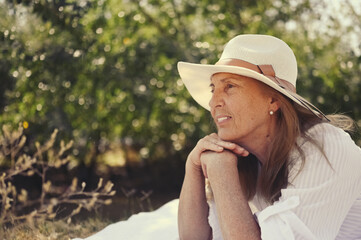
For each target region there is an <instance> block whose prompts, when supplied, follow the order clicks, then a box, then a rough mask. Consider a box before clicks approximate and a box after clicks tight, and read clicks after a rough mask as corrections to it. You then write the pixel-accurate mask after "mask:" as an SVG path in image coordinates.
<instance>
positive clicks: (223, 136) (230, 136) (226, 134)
mask: <svg viewBox="0 0 361 240" xmlns="http://www.w3.org/2000/svg"><path fill="white" fill-rule="evenodd" d="M217 135H218V137H220V138H221V139H222V140H223V141H227V142H235V141H236V139H237V138H236V137H235V136H234V134H232V133H230V132H226V131H218V133H217Z"/></svg>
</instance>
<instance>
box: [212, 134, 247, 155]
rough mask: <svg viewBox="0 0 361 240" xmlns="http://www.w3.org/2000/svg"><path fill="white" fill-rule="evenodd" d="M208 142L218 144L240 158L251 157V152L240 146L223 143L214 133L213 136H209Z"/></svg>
mask: <svg viewBox="0 0 361 240" xmlns="http://www.w3.org/2000/svg"><path fill="white" fill-rule="evenodd" d="M207 140H208V141H211V142H213V143H214V144H217V145H219V146H221V147H223V148H225V149H228V150H230V151H232V152H234V153H235V154H237V155H239V156H243V157H246V156H248V155H249V152H248V151H247V150H246V149H245V148H243V147H241V146H239V145H238V144H236V143H232V142H227V141H223V140H222V139H220V137H219V136H218V135H217V134H216V133H212V134H210V135H208V136H207Z"/></svg>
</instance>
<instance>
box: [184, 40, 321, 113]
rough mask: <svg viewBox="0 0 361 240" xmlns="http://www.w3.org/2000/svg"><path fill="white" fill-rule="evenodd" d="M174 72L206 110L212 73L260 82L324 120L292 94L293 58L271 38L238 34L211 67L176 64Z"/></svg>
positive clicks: (289, 51)
mask: <svg viewBox="0 0 361 240" xmlns="http://www.w3.org/2000/svg"><path fill="white" fill-rule="evenodd" d="M178 71H179V74H180V76H181V78H182V80H183V83H184V85H185V86H186V88H187V89H188V91H189V93H190V94H191V96H192V97H193V98H194V100H196V102H198V103H199V104H200V105H201V106H202V107H204V108H206V109H207V110H209V105H208V103H209V101H210V99H211V97H212V93H211V91H210V87H209V85H210V80H211V77H212V75H213V74H215V73H220V72H226V73H233V74H238V75H242V76H246V77H250V78H253V79H256V80H258V81H261V82H263V83H264V84H267V85H268V86H270V87H272V88H274V89H275V90H277V91H279V92H280V93H282V94H283V95H285V96H287V97H288V98H290V99H291V100H293V101H294V102H296V103H297V104H299V105H300V106H302V107H304V108H306V109H308V110H309V111H311V112H312V113H314V114H315V115H316V116H318V117H320V118H323V117H325V115H324V114H323V113H322V112H321V111H320V110H318V109H317V108H316V107H315V106H314V105H312V104H311V103H310V102H308V101H307V100H306V99H304V98H303V97H301V96H300V95H298V94H297V93H296V80H297V61H296V57H295V55H294V54H293V51H292V50H291V48H290V47H289V46H288V45H287V44H286V43H285V42H284V41H282V40H280V39H278V38H276V37H273V36H267V35H256V34H244V35H238V36H236V37H234V38H233V39H231V40H230V41H229V42H228V43H227V44H226V46H225V48H224V50H223V53H222V55H221V58H220V59H219V61H218V62H217V63H216V64H215V65H211V64H194V63H187V62H178ZM325 118H326V117H325ZM326 119H327V118H326Z"/></svg>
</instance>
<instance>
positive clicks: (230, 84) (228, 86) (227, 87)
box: [226, 83, 235, 90]
mask: <svg viewBox="0 0 361 240" xmlns="http://www.w3.org/2000/svg"><path fill="white" fill-rule="evenodd" d="M234 87H235V85H233V84H232V83H227V85H226V90H228V89H230V88H234Z"/></svg>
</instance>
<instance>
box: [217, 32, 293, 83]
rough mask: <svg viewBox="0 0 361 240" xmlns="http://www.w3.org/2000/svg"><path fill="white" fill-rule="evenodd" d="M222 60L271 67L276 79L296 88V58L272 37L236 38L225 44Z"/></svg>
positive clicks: (285, 46)
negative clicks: (236, 60) (235, 60)
mask: <svg viewBox="0 0 361 240" xmlns="http://www.w3.org/2000/svg"><path fill="white" fill-rule="evenodd" d="M223 59H240V60H243V61H246V62H249V63H252V64H255V65H263V64H269V65H272V67H273V69H274V71H275V74H276V76H277V77H278V78H281V79H284V80H286V81H288V82H289V83H291V84H292V85H293V86H296V80H297V61H296V57H295V55H294V54H293V51H292V49H291V48H290V47H289V46H288V45H287V44H286V43H285V42H284V41H282V40H280V39H278V38H275V37H273V36H268V35H254V34H245V35H239V36H236V37H234V38H233V39H231V40H230V41H229V42H228V43H227V44H226V46H225V48H224V50H223V53H222V55H221V58H220V60H223Z"/></svg>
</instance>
